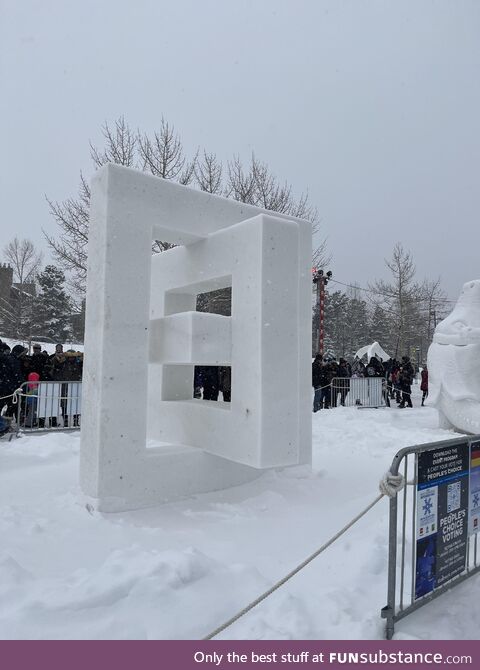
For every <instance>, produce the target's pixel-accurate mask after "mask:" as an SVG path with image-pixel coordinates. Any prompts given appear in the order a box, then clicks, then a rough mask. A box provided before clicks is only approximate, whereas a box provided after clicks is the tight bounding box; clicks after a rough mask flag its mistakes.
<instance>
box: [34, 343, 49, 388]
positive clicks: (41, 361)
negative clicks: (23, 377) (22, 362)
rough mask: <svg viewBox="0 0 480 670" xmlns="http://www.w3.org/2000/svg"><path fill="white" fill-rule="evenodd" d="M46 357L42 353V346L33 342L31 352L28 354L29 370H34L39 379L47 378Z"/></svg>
mask: <svg viewBox="0 0 480 670" xmlns="http://www.w3.org/2000/svg"><path fill="white" fill-rule="evenodd" d="M47 358H48V357H47ZM47 358H46V357H45V355H44V354H42V347H41V346H40V345H39V344H36V343H35V344H34V345H33V353H32V355H31V356H30V372H36V373H37V374H38V375H39V378H40V379H41V380H45V379H46V378H47V372H46V370H45V366H46V363H47Z"/></svg>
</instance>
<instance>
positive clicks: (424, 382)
mask: <svg viewBox="0 0 480 670" xmlns="http://www.w3.org/2000/svg"><path fill="white" fill-rule="evenodd" d="M420 391H422V407H423V406H424V404H425V400H426V399H427V397H428V368H427V366H426V364H425V365H424V366H423V370H422V381H421V383H420Z"/></svg>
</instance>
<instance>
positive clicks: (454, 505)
mask: <svg viewBox="0 0 480 670" xmlns="http://www.w3.org/2000/svg"><path fill="white" fill-rule="evenodd" d="M459 507H460V482H455V483H454V484H449V485H448V486H447V512H454V511H455V510H456V509H458V508H459Z"/></svg>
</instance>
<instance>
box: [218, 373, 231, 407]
mask: <svg viewBox="0 0 480 670" xmlns="http://www.w3.org/2000/svg"><path fill="white" fill-rule="evenodd" d="M219 375H220V390H221V392H222V394H223V400H224V401H225V402H230V400H231V398H232V368H231V367H230V366H222V367H221V368H220V370H219Z"/></svg>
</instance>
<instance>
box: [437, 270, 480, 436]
mask: <svg viewBox="0 0 480 670" xmlns="http://www.w3.org/2000/svg"><path fill="white" fill-rule="evenodd" d="M428 376H429V397H428V404H429V405H434V406H435V407H437V409H438V411H439V414H440V423H441V425H442V427H445V428H449V427H453V428H456V429H457V430H459V431H462V432H466V433H480V280H478V279H477V280H475V281H469V282H467V283H466V284H464V285H463V289H462V292H461V294H460V297H459V299H458V300H457V303H456V305H455V307H454V309H453V312H452V313H451V314H450V315H449V316H448V317H447V318H446V319H444V320H443V321H441V322H440V323H439V324H438V326H437V327H436V329H435V333H434V335H433V342H432V344H431V345H430V348H429V350H428Z"/></svg>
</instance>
